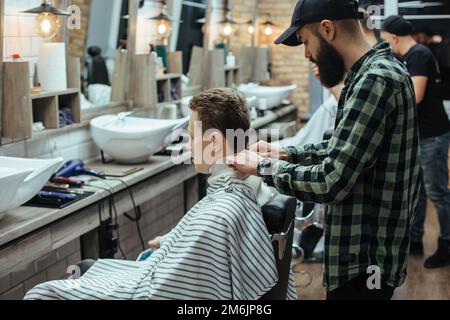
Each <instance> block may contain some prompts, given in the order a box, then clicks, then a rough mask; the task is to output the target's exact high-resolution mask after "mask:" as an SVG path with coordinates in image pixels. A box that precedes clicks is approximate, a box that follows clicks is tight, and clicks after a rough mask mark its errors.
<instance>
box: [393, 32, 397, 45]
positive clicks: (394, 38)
mask: <svg viewBox="0 0 450 320" xmlns="http://www.w3.org/2000/svg"><path fill="white" fill-rule="evenodd" d="M392 41H394V43H395V44H398V36H397V35H395V34H393V35H392Z"/></svg>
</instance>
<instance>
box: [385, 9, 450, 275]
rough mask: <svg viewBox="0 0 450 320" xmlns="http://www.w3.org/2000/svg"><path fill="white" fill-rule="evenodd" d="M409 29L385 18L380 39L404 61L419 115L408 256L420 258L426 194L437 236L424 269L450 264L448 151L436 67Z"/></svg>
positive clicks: (448, 124) (447, 123)
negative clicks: (418, 170)
mask: <svg viewBox="0 0 450 320" xmlns="http://www.w3.org/2000/svg"><path fill="white" fill-rule="evenodd" d="M412 32H413V27H412V24H411V23H410V22H409V21H406V20H405V19H404V18H402V17H400V16H391V17H389V18H387V19H386V20H385V21H384V23H383V27H382V32H381V36H382V37H383V38H384V39H385V40H386V41H388V42H389V43H390V44H391V47H392V50H393V51H394V53H395V54H396V55H398V56H399V57H400V58H401V59H403V60H404V62H405V64H406V67H407V68H408V71H409V74H410V75H411V77H412V80H413V83H414V89H415V92H416V100H417V112H418V116H419V133H420V149H421V164H422V170H423V182H424V183H423V187H422V189H421V193H420V198H419V206H418V208H417V214H416V216H415V218H414V222H413V224H412V227H411V254H415V255H423V243H422V239H423V236H424V224H425V216H426V212H427V195H428V197H429V198H430V200H432V201H433V203H434V205H435V206H436V210H437V213H438V217H439V224H440V227H441V228H440V229H441V233H440V236H439V239H438V248H437V251H436V252H435V253H434V254H433V255H432V256H431V257H429V258H428V259H426V260H425V264H424V265H425V267H426V268H442V267H446V266H448V265H450V251H449V250H450V189H449V188H448V148H449V145H450V120H449V118H448V116H447V113H446V112H445V108H444V103H443V94H442V93H441V92H440V90H441V89H440V86H441V84H440V80H441V78H440V74H439V66H438V62H437V61H436V59H435V57H434V56H433V53H432V52H431V50H430V49H429V48H428V47H426V46H424V45H421V44H419V43H417V42H416V41H415V40H414V38H413V37H412Z"/></svg>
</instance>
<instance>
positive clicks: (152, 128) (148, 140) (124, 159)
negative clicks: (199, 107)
mask: <svg viewBox="0 0 450 320" xmlns="http://www.w3.org/2000/svg"><path fill="white" fill-rule="evenodd" d="M188 122H189V118H188V117H186V118H182V119H175V120H165V119H152V118H148V117H136V116H128V117H125V118H123V119H119V118H118V116H117V115H106V116H102V117H98V118H95V119H93V120H92V121H91V132H92V138H93V139H94V141H95V143H96V144H97V145H98V147H99V148H100V149H101V150H103V151H104V152H106V153H107V154H108V155H110V156H111V157H113V159H114V160H116V161H118V162H119V163H142V162H146V161H148V159H149V157H151V156H152V155H154V154H155V153H157V152H159V151H161V150H162V149H163V148H164V141H165V140H166V138H167V136H169V135H170V134H171V133H172V131H173V130H175V129H178V128H181V127H183V126H186V125H187V123H188Z"/></svg>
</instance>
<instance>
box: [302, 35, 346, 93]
mask: <svg viewBox="0 0 450 320" xmlns="http://www.w3.org/2000/svg"><path fill="white" fill-rule="evenodd" d="M318 37H319V39H320V49H319V53H318V55H317V60H316V59H311V62H314V63H315V64H317V67H318V68H319V72H320V82H321V83H322V84H323V85H324V86H325V87H327V88H332V87H335V86H337V85H338V84H339V83H341V82H342V80H344V77H345V73H346V72H345V63H344V59H343V58H342V56H341V54H340V53H339V52H338V51H337V50H336V49H335V48H334V47H333V46H332V45H331V44H329V43H328V42H327V41H326V40H325V39H324V38H323V37H322V36H321V35H320V34H318Z"/></svg>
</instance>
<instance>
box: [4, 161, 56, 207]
mask: <svg viewBox="0 0 450 320" xmlns="http://www.w3.org/2000/svg"><path fill="white" fill-rule="evenodd" d="M63 161H64V160H63V158H57V159H49V160H39V159H26V158H10V157H0V172H8V171H9V172H11V171H13V172H14V171H22V172H24V177H23V179H22V181H20V183H19V185H18V187H17V189H16V190H15V191H14V192H13V193H12V195H11V196H10V197H9V198H7V197H6V196H5V195H3V194H2V196H1V199H2V200H3V199H9V201H8V204H7V205H1V206H0V212H3V211H6V210H10V209H14V208H17V207H20V206H21V205H23V204H24V203H26V202H28V201H29V200H31V198H33V197H34V196H35V195H36V194H37V193H38V192H39V191H40V190H41V189H42V188H43V187H44V185H45V184H46V183H47V181H48V180H49V179H50V177H51V176H52V175H53V174H54V173H55V172H56V170H58V168H59V167H60V166H61V164H62V163H63ZM25 172H26V173H27V174H25ZM17 179H18V178H17ZM2 184H3V182H2ZM11 189H13V188H11ZM4 197H5V198H4ZM1 202H2V204H3V203H4V201H1ZM5 202H6V201H5Z"/></svg>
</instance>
